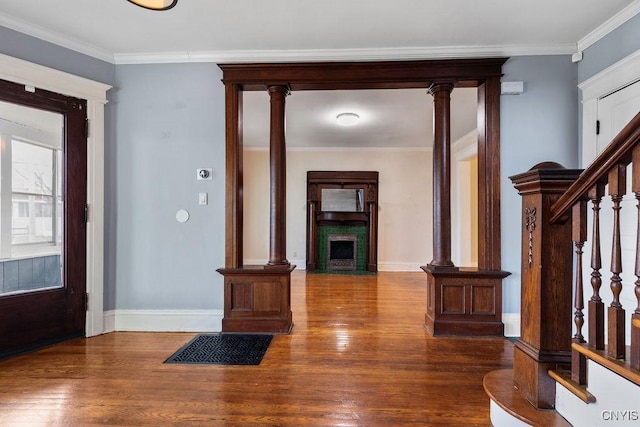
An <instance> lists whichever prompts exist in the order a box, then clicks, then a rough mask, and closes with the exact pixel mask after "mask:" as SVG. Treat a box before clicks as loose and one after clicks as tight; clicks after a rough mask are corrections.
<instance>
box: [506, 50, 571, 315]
mask: <svg viewBox="0 0 640 427" xmlns="http://www.w3.org/2000/svg"><path fill="white" fill-rule="evenodd" d="M503 72H504V77H503V78H502V81H523V82H524V93H522V94H521V95H503V96H502V97H501V99H500V123H501V126H500V153H501V154H500V161H501V166H500V174H501V178H502V180H501V183H500V184H501V194H502V197H501V209H500V213H501V222H502V230H501V231H502V269H503V270H506V271H509V272H511V276H509V277H507V278H506V279H505V280H504V282H503V283H504V288H503V312H504V313H520V253H521V249H520V242H521V230H522V224H521V211H522V199H521V197H520V196H519V195H518V192H517V191H516V190H515V188H514V187H513V183H512V182H511V180H510V179H509V177H510V176H512V175H515V174H519V173H522V172H525V171H527V170H529V169H530V168H531V167H532V166H534V165H536V164H538V163H540V162H543V161H550V160H551V161H554V162H557V163H560V164H562V165H563V166H565V167H567V168H574V167H576V166H577V164H578V104H577V98H578V96H577V91H578V89H577V87H576V85H577V66H576V65H575V64H574V63H572V62H571V57H570V56H566V55H561V56H527V57H514V58H511V59H509V60H508V61H507V62H506V63H505V65H504V67H503Z"/></svg>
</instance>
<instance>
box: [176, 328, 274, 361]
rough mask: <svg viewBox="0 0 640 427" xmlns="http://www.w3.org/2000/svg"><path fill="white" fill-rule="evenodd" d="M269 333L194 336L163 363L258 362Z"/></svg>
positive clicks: (265, 350)
mask: <svg viewBox="0 0 640 427" xmlns="http://www.w3.org/2000/svg"><path fill="white" fill-rule="evenodd" d="M271 338H273V336H272V335H263V334H217V335H206V334H203V335H197V336H196V337H195V338H193V339H192V340H191V341H189V342H188V343H187V344H186V345H185V346H184V347H182V348H181V349H180V350H178V351H177V352H176V353H174V354H173V356H171V357H169V358H168V359H167V360H165V362H164V363H186V364H203V365H259V364H260V362H261V361H262V357H263V356H264V354H265V353H266V352H267V349H268V348H269V344H270V343H271Z"/></svg>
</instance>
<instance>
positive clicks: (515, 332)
mask: <svg viewBox="0 0 640 427" xmlns="http://www.w3.org/2000/svg"><path fill="white" fill-rule="evenodd" d="M502 323H504V336H505V337H519V336H520V313H502Z"/></svg>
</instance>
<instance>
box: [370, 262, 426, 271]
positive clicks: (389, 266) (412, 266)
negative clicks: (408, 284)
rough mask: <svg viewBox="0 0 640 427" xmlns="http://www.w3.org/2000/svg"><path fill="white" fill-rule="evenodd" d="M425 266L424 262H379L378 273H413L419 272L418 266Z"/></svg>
mask: <svg viewBox="0 0 640 427" xmlns="http://www.w3.org/2000/svg"><path fill="white" fill-rule="evenodd" d="M425 264H427V263H426V262H423V263H422V264H420V263H411V262H379V263H378V271H414V272H420V271H422V270H421V269H420V266H422V265H425Z"/></svg>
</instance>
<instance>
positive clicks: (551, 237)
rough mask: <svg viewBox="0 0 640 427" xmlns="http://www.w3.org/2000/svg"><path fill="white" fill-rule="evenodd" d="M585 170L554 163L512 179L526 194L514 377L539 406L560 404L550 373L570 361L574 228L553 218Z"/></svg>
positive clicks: (537, 167) (524, 391) (523, 194)
mask: <svg viewBox="0 0 640 427" xmlns="http://www.w3.org/2000/svg"><path fill="white" fill-rule="evenodd" d="M580 172H581V171H580V170H569V169H564V168H563V167H562V166H560V165H558V164H557V163H551V162H549V163H541V164H539V165H536V166H534V167H533V168H532V169H531V170H529V171H528V172H525V173H523V174H519V175H515V176H512V177H511V180H512V181H513V183H514V184H515V187H516V189H517V190H518V192H519V193H520V195H521V196H522V264H521V265H522V268H521V272H522V276H521V307H520V312H521V324H520V338H519V339H518V340H517V341H516V344H515V349H514V354H513V379H514V384H515V386H516V388H518V389H519V390H520V391H521V393H522V395H523V396H524V397H526V398H527V400H529V402H531V403H532V404H533V405H534V406H535V407H536V408H553V406H554V404H555V387H556V385H555V381H554V380H553V379H552V378H551V377H550V376H549V374H548V373H547V372H548V370H549V369H557V368H558V367H565V368H568V366H569V365H570V363H571V323H572V322H571V320H572V315H571V306H572V298H571V297H572V281H573V279H572V276H573V274H572V273H573V272H572V268H573V253H572V252H573V250H572V227H571V221H570V220H569V221H566V222H564V223H562V224H550V223H549V220H550V218H551V206H552V205H553V203H555V202H556V200H558V198H559V197H560V195H561V194H562V193H564V192H565V191H566V190H567V188H568V187H569V186H570V185H571V184H572V183H573V181H575V179H576V178H577V177H578V175H579V174H580ZM581 239H582V236H579V238H578V240H581Z"/></svg>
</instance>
